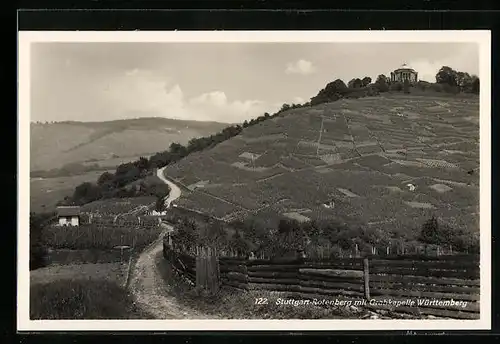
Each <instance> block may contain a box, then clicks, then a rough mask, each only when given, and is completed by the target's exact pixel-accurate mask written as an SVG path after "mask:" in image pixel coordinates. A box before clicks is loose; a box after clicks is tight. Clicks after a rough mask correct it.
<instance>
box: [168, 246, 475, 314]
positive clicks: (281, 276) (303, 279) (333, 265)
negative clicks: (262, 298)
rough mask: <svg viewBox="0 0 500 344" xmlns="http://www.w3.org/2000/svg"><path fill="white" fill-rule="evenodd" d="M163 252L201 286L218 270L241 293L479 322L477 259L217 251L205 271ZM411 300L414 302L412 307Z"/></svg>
mask: <svg viewBox="0 0 500 344" xmlns="http://www.w3.org/2000/svg"><path fill="white" fill-rule="evenodd" d="M163 252H164V256H165V258H166V259H168V260H169V261H171V262H172V265H173V266H174V268H175V269H176V270H177V271H178V272H180V273H181V274H183V275H184V276H185V277H186V278H187V279H188V280H190V281H191V283H192V284H196V285H198V286H199V285H200V284H203V283H206V282H203V283H202V282H200V279H199V278H200V274H203V275H207V274H211V272H210V270H213V271H215V272H214V273H215V274H216V276H219V278H220V282H219V283H220V284H222V285H226V286H229V287H233V288H238V289H241V290H269V291H281V292H287V293H288V294H289V295H290V296H293V297H300V298H317V299H318V298H331V297H342V298H343V299H344V298H351V299H355V300H366V301H367V303H366V307H368V308H372V309H374V310H391V311H393V312H398V313H406V314H412V315H434V316H438V317H449V318H459V319H478V318H479V299H480V298H479V286H480V283H479V256H478V255H454V256H438V257H424V256H420V255H412V256H403V257H402V256H399V257H397V256H386V257H383V258H380V257H365V258H330V259H308V258H279V259H253V260H249V259H242V258H238V257H218V256H217V257H216V253H215V252H212V255H210V254H209V255H208V256H211V257H212V258H211V259H215V260H213V261H212V265H213V267H212V268H210V269H207V268H206V266H205V267H203V269H202V268H201V265H200V264H201V263H200V260H199V259H200V257H199V255H198V257H196V256H193V255H189V254H183V253H180V252H176V251H174V250H172V248H171V247H170V246H169V245H168V244H166V243H164V250H163ZM214 262H216V263H214ZM200 270H201V271H202V272H200ZM212 274H213V273H212ZM197 281H198V282H197ZM211 283H215V282H214V280H212V281H211ZM388 300H391V301H390V302H389V301H388ZM410 300H412V301H413V302H414V304H412V305H410V306H409V305H408V302H410ZM397 302H399V304H397Z"/></svg>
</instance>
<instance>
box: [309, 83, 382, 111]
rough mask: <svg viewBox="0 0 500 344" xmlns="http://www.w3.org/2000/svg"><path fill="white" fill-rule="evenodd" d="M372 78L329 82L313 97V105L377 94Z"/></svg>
mask: <svg viewBox="0 0 500 344" xmlns="http://www.w3.org/2000/svg"><path fill="white" fill-rule="evenodd" d="M370 83H371V78H370V77H365V78H363V79H353V80H351V81H350V82H349V85H346V84H345V83H344V82H343V81H342V80H340V79H337V80H335V81H332V82H330V83H328V84H327V85H326V86H325V88H323V89H321V90H320V91H319V92H318V94H317V95H316V96H314V97H312V98H311V103H310V104H311V105H317V104H322V103H329V102H334V101H337V100H339V99H342V98H361V97H369V96H375V95H377V94H378V90H377V89H376V88H375V87H372V85H371V84H370Z"/></svg>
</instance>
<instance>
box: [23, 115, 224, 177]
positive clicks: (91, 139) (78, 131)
mask: <svg viewBox="0 0 500 344" xmlns="http://www.w3.org/2000/svg"><path fill="white" fill-rule="evenodd" d="M226 126H227V123H218V122H198V121H183V120H175V119H167V118H138V119H126V120H116V121H107V122H72V121H67V122H55V123H31V126H30V130H31V133H30V137H31V147H30V151H31V154H30V158H31V166H30V170H31V171H32V172H33V171H47V170H56V169H61V168H66V169H68V170H72V171H77V170H78V169H82V166H81V165H84V166H88V169H89V170H92V169H93V170H96V169H101V170H104V169H106V168H115V167H116V166H117V165H119V164H121V163H124V162H129V161H131V160H134V159H136V158H138V157H139V156H147V155H151V154H154V153H156V152H158V151H162V150H164V149H165V148H166V147H168V146H169V145H170V144H171V143H173V142H177V143H181V144H186V143H187V142H188V141H189V140H190V139H192V138H194V137H201V136H207V135H210V134H214V133H216V132H218V131H220V130H221V129H223V128H224V127H226ZM54 172H57V171H54ZM56 174H57V173H56Z"/></svg>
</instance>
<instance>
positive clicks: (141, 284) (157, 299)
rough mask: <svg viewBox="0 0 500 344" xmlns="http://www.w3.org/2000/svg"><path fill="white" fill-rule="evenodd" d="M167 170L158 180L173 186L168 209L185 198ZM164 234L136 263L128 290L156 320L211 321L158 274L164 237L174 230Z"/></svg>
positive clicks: (160, 174) (168, 200)
mask: <svg viewBox="0 0 500 344" xmlns="http://www.w3.org/2000/svg"><path fill="white" fill-rule="evenodd" d="M163 171H164V168H161V169H158V172H157V175H158V177H159V178H160V179H161V180H162V181H163V182H165V183H166V184H168V185H169V187H170V190H171V192H170V194H169V196H167V197H166V199H165V205H166V207H167V208H168V207H170V204H171V202H172V201H174V200H176V199H177V198H179V197H180V195H181V190H180V189H179V187H178V186H177V185H175V184H174V183H172V182H171V181H169V180H167V179H166V178H165V176H164V175H163ZM163 227H165V229H164V231H163V232H162V234H161V235H160V237H159V238H158V239H156V240H155V241H154V242H153V243H151V245H149V246H148V247H147V248H146V249H145V250H144V251H143V252H142V253H141V254H140V255H139V257H138V258H137V259H136V261H135V262H134V264H133V267H132V270H131V271H130V282H129V285H128V289H129V290H130V292H131V293H132V295H133V296H134V298H135V300H136V304H137V305H138V306H139V307H140V308H142V309H143V310H144V311H145V312H147V313H149V314H151V315H152V316H153V317H154V318H156V319H203V318H207V317H206V316H205V315H203V314H200V313H199V312H197V311H195V310H192V309H188V308H187V307H186V306H184V305H181V304H180V303H179V302H178V301H177V299H176V298H175V296H173V295H172V294H171V293H170V290H169V289H170V287H169V285H168V284H167V283H166V282H165V280H164V279H163V278H162V276H161V273H160V271H158V264H157V261H158V260H159V259H163V257H162V250H163V235H164V234H165V233H166V232H168V231H172V230H173V228H172V227H171V226H168V225H164V226H163Z"/></svg>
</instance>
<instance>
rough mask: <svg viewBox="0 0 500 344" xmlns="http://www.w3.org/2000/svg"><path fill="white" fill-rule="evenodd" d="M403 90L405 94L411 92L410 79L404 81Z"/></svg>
mask: <svg viewBox="0 0 500 344" xmlns="http://www.w3.org/2000/svg"><path fill="white" fill-rule="evenodd" d="M403 92H404V93H405V94H409V93H410V82H409V81H408V80H405V82H404V83H403Z"/></svg>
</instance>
